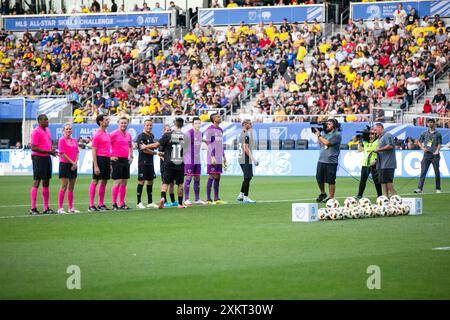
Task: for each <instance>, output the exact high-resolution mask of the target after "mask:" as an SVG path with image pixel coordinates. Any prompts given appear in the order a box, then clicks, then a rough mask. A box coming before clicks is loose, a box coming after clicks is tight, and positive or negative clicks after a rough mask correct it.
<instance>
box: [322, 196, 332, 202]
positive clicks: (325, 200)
mask: <svg viewBox="0 0 450 320" xmlns="http://www.w3.org/2000/svg"><path fill="white" fill-rule="evenodd" d="M330 199H333V198H332V197H326V198H325V199H323V200H322V203H327V201H328V200H330Z"/></svg>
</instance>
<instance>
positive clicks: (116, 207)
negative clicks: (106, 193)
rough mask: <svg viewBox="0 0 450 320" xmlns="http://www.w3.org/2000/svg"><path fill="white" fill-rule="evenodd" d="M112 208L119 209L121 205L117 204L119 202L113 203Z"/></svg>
mask: <svg viewBox="0 0 450 320" xmlns="http://www.w3.org/2000/svg"><path fill="white" fill-rule="evenodd" d="M112 210H114V211H117V210H119V206H118V205H117V203H113V205H112Z"/></svg>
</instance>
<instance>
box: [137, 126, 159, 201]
mask: <svg viewBox="0 0 450 320" xmlns="http://www.w3.org/2000/svg"><path fill="white" fill-rule="evenodd" d="M152 128H153V122H152V120H145V121H144V131H143V132H142V133H141V134H140V135H138V137H137V138H136V143H137V146H138V150H139V158H138V185H137V193H136V195H137V206H136V207H137V208H138V209H145V208H146V207H147V208H152V209H155V208H158V205H156V204H154V203H153V195H152V193H153V180H154V179H155V178H156V175H155V168H154V162H153V156H154V155H158V152H157V151H154V149H155V148H154V147H153V145H154V143H155V141H154V140H155V136H154V135H153V133H152ZM145 181H147V200H148V201H147V206H145V205H144V204H142V190H143V189H144V184H145Z"/></svg>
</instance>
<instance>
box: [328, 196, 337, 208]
mask: <svg viewBox="0 0 450 320" xmlns="http://www.w3.org/2000/svg"><path fill="white" fill-rule="evenodd" d="M326 206H327V208H328V209H335V208H339V201H337V200H336V199H333V198H332V199H329V200H328V201H327V203H326Z"/></svg>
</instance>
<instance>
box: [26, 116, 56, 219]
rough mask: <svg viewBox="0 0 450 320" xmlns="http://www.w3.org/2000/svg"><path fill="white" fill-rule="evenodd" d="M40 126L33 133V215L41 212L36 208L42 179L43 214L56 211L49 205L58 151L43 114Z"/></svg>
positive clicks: (39, 119) (38, 119)
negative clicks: (51, 157)
mask: <svg viewBox="0 0 450 320" xmlns="http://www.w3.org/2000/svg"><path fill="white" fill-rule="evenodd" d="M37 121H38V127H36V129H34V130H33V132H32V133H31V158H32V161H33V180H34V181H33V186H32V187H31V210H30V214H31V215H36V214H40V212H39V211H38V209H37V208H36V199H37V194H38V189H39V185H40V183H41V181H42V198H43V200H44V210H43V212H42V213H43V214H54V213H56V212H55V211H53V210H52V209H50V208H49V207H48V202H49V199H50V189H49V186H50V179H51V178H52V160H51V159H50V155H52V156H54V157H56V156H57V155H58V153H57V152H56V150H55V148H54V147H52V136H51V134H50V129H49V128H48V118H47V116H46V115H45V114H41V115H39V116H38V118H37Z"/></svg>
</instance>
